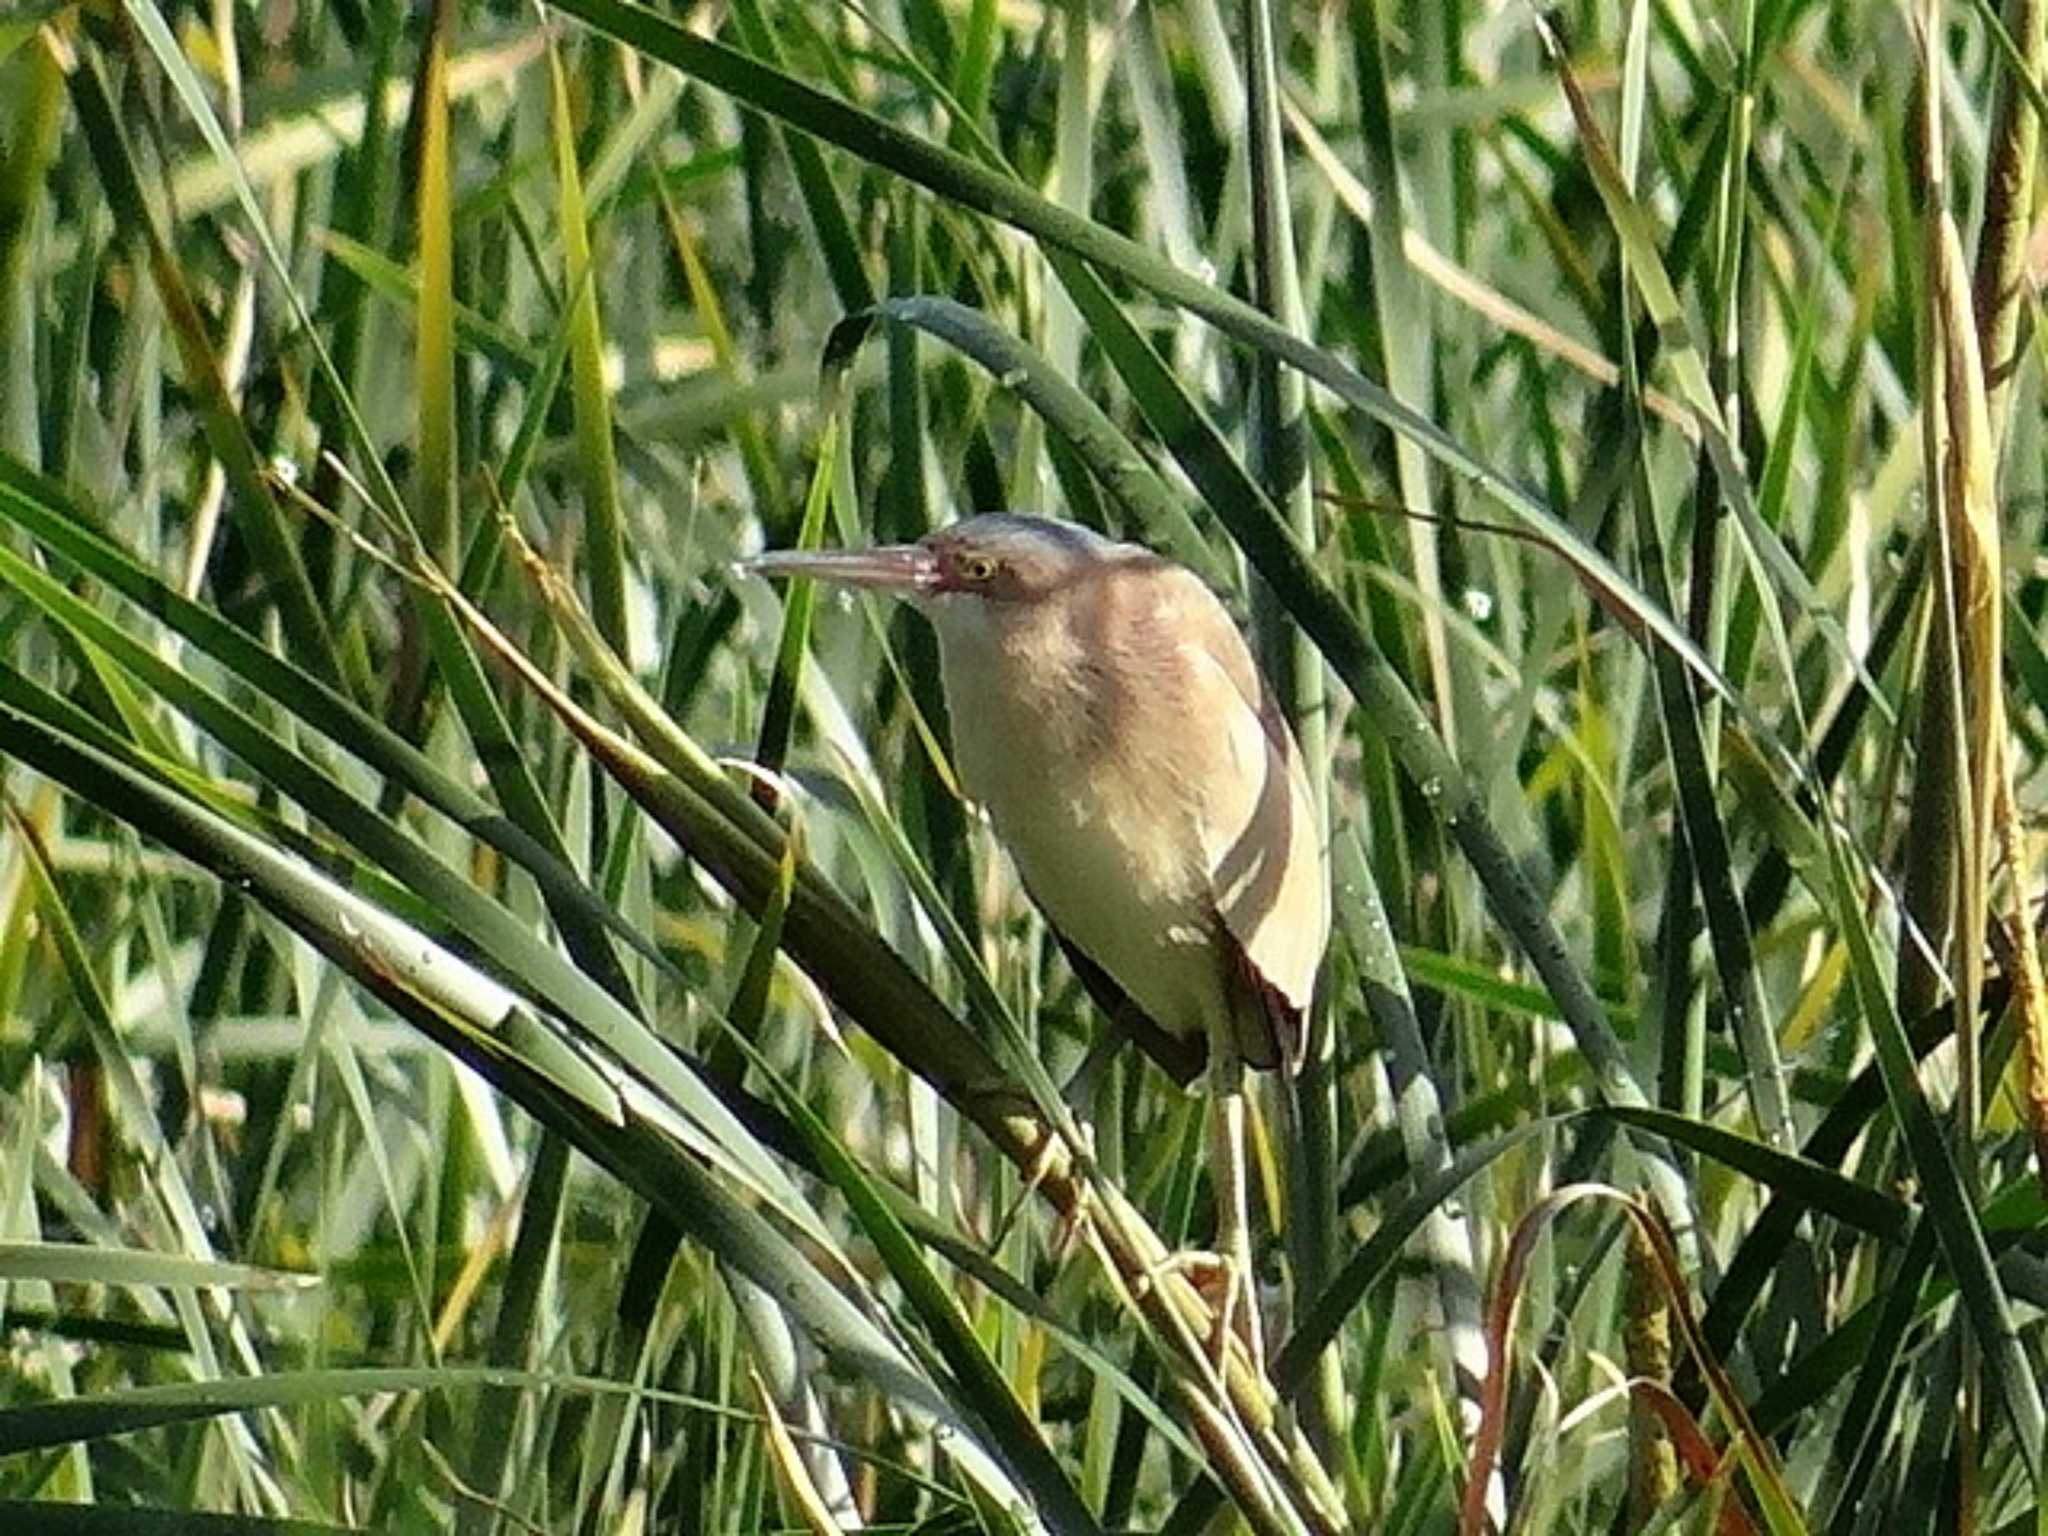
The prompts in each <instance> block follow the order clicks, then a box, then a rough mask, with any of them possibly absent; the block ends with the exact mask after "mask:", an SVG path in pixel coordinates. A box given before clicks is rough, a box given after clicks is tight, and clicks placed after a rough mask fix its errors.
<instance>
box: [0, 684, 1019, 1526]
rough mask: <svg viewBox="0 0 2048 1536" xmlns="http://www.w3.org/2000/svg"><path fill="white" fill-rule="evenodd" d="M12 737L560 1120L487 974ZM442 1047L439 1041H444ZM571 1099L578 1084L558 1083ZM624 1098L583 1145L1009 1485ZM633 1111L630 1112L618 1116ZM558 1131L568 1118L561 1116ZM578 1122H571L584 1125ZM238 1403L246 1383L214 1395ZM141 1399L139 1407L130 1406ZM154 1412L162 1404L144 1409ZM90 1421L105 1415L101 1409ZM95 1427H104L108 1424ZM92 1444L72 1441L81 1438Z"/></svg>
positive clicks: (141, 793)
mask: <svg viewBox="0 0 2048 1536" xmlns="http://www.w3.org/2000/svg"><path fill="white" fill-rule="evenodd" d="M0 726H4V727H5V728H6V731H7V736H6V740H7V743H8V748H9V751H10V753H11V755H13V756H15V757H17V758H19V759H20V760H22V761H24V762H27V763H30V764H31V765H33V766H34V767H36V768H37V769H39V770H40V771H42V772H43V773H45V774H47V775H48V776H50V777H51V778H52V779H54V780H55V781H56V782H58V783H61V784H63V785H65V786H66V787H68V788H70V789H72V790H73V791H74V792H75V793H78V794H80V795H81V796H83V797H84V798H87V799H89V800H91V801H92V802H93V803H94V804H96V805H99V806H101V807H102V808H104V809H106V810H108V811H109V812H110V813H111V814H115V815H119V816H121V817H122V818H123V819H125V820H130V821H131V822H132V823H133V824H134V825H136V826H137V827H138V828H139V829H140V830H143V831H146V832H148V833H150V834H151V835H152V836H155V837H158V838H160V839H161V840H163V841H164V842H166V843H168V844H169V845H170V846H171V847H173V848H175V849H177V850H178V851H179V852H181V853H184V854H186V855H187V856H188V857H191V858H193V859H195V860H196V861H197V862H199V863H200V864H202V865H203V866H204V867H207V868H209V869H212V870H214V871H215V872H216V873H219V874H221V875H223V876H224V877H226V878H229V879H231V880H234V881H235V882H237V884H238V885H240V886H241V887H242V888H244V889H246V890H248V891H249V892H250V893H251V894H252V895H255V896H258V897H259V898H260V899H261V900H262V901H263V902H264V904H265V905H266V906H268V907H269V908H270V909H271V910H272V911H273V912H274V913H276V915H277V916H278V917H279V918H281V919H282V920H283V921H284V922H286V923H287V924H288V925H289V926H290V927H292V928H293V930H294V931H295V932H297V933H298V934H299V935H300V936H301V937H302V938H304V939H306V940H307V941H308V942H309V943H311V944H313V945H314V947H315V948H317V949H319V950H320V951H321V952H322V953H323V954H325V955H327V957H328V958H329V959H330V960H333V961H334V962H336V963H337V964H338V965H340V966H341V968H342V969H343V970H345V971H347V972H348V973H349V974H351V975H353V976H354V977H355V978H356V979H357V980H358V981H359V982H362V983H363V984H364V985H365V986H367V987H369V988H370V990H371V991H372V992H373V993H375V994H376V995H377V996H379V997H381V998H383V999H384V1000H385V1001H386V1002H388V1003H390V1004H392V1005H393V1006H394V1007H396V1008H398V1009H400V1011H401V1012H402V1013H403V1014H404V1015H405V1016H406V1017H407V1018H408V1019H410V1020H412V1021H413V1022H415V1023H419V1024H421V1025H422V1027H428V1026H430V1025H434V1024H438V1025H439V1026H444V1027H445V1028H447V1029H452V1030H453V1031H454V1032H456V1033H458V1034H459V1035H460V1037H461V1038H462V1039H464V1040H465V1041H467V1042H468V1043H469V1044H470V1045H471V1046H472V1047H474V1048H475V1050H476V1051H477V1052H478V1053H479V1054H477V1056H476V1057H475V1059H474V1060H473V1061H472V1064H473V1065H481V1064H485V1063H495V1064H496V1065H497V1066H498V1067H500V1068H508V1069H510V1071H509V1072H507V1071H503V1070H501V1071H497V1072H494V1073H492V1074H490V1075H492V1076H493V1077H494V1080H497V1081H499V1082H500V1083H501V1086H507V1088H508V1091H513V1092H514V1093H515V1096H516V1097H519V1098H520V1100H521V1102H522V1103H525V1104H526V1105H527V1106H528V1107H529V1108H532V1109H534V1110H535V1111H536V1112H537V1113H538V1112H544V1111H545V1110H546V1109H547V1108H548V1106H547V1105H546V1104H545V1102H544V1101H537V1100H536V1098H535V1096H534V1094H533V1093H532V1091H531V1089H532V1087H533V1086H535V1085H536V1079H534V1078H531V1077H527V1076H524V1075H523V1074H525V1073H527V1072H530V1071H531V1064H530V1063H529V1062H526V1061H525V1060H523V1059H522V1058H521V1057H518V1056H514V1055H511V1054H508V1052H507V1050H506V1049H505V1045H504V1044H503V1043H501V1042H500V1040H499V1038H498V1037H499V1034H500V1032H501V1031H502V1029H503V1027H504V1026H505V1024H506V1023H507V1022H508V1021H509V1020H511V1019H512V1018H513V1017H514V1016H515V1015H516V1014H518V1013H519V1012H520V1011H521V1010H520V1009H519V1006H518V1003H517V1000H516V999H514V998H513V997H512V996H511V995H510V994H509V993H507V992H506V991H505V990H504V989H503V988H502V987H501V986H499V985H498V984H497V983H496V982H494V981H491V980H490V979H489V978H487V977H485V976H483V975H482V973H480V972H478V971H476V970H474V969H473V968H471V967H470V966H468V965H467V964H465V963H464V962H462V961H461V960H459V959H457V958H456V957H455V956H453V955H452V954H450V953H448V952H447V951H446V950H443V949H441V948H439V946H437V945H434V944H432V943H431V942H429V941H428V940H426V939H425V938H424V936H422V935H421V934H420V933H418V932H417V931H416V930H413V929H410V928H408V927H406V926H405V925H404V924H401V923H398V922H396V921H395V920H394V919H391V918H389V917H388V916H386V915H385V914H383V913H381V912H379V911H378V910H377V909H375V908H373V907H370V906H369V905H368V904H367V903H365V902H363V901H361V900H360V898H357V897H355V896H354V895H352V894H351V893H349V892H346V891H344V890H342V889H341V888H340V887H338V886H336V885H334V884H332V883H331V882H329V881H327V880H326V879H324V878H323V877H320V876H318V875H316V874H315V873H314V872H313V871H312V870H310V869H309V868H307V867H306V866H304V865H302V864H299V863H298V862H297V861H295V860H291V859H289V858H287V857H285V856H284V855H282V854H279V853H278V852H277V851H276V850H274V849H272V848H270V847H268V846H267V845H265V844H263V843H262V842H260V841H259V840H257V839H255V838H253V837H251V836H250V835H249V834H247V833H244V832H242V831H240V830H239V829H237V828H234V827H232V826H230V825H229V824H228V823H226V822H225V821H223V820H221V819H220V818H219V817H217V816H215V815H213V814H212V813H210V812H207V811H205V810H203V809H201V808H200V807H198V806H196V805H193V804H192V803H191V802H189V801H185V800H183V799H182V798H181V797H179V796H177V795H175V794H173V793H171V792H169V791H167V790H165V789H163V788H162V787H160V786H158V785H155V784H153V783H151V782H150V781H149V780H148V779H147V778H145V777H143V776H142V775H140V774H138V773H136V772H134V771H133V770H132V769H130V768H128V767H126V766H124V765H122V764H120V763H119V762H117V761H115V760H114V759H112V758H109V757H107V756H105V755H104V754H102V753H100V752H98V751H96V750H95V749H93V748H90V747H86V746H83V745H80V744H77V743H73V742H67V741H65V740H64V739H63V738H62V737H60V736H58V735H56V734H55V733H53V732H51V731H49V730H47V729H46V728H45V727H44V726H43V725H42V724H41V723H40V722H39V721H37V720H35V719H33V718H32V717H30V716H28V715H26V714H23V713H20V712H18V711H17V710H16V709H15V708H14V707H13V706H12V704H11V702H0ZM436 1032H437V1034H438V1033H440V1031H436ZM555 1086H557V1087H563V1088H567V1089H572V1090H573V1089H574V1087H575V1086H576V1085H574V1084H556V1085H555ZM620 1086H621V1088H622V1089H623V1090H626V1091H627V1092H626V1097H625V1098H613V1099H612V1100H610V1101H609V1102H607V1101H604V1100H598V1101H596V1102H595V1103H594V1104H593V1103H592V1101H589V1100H586V1099H583V1098H580V1097H576V1098H572V1099H571V1100H570V1102H571V1103H572V1104H577V1105H583V1106H585V1107H591V1108H596V1109H599V1110H600V1111H609V1114H608V1115H606V1117H605V1118H598V1117H595V1116H593V1117H591V1118H590V1119H588V1120H586V1121H584V1122H582V1123H581V1125H580V1127H579V1129H580V1131H581V1134H579V1135H577V1136H576V1137H575V1139H576V1140H577V1142H578V1145H579V1146H581V1147H582V1148H583V1150H584V1151H586V1152H588V1153H589V1154H590V1155H591V1156H593V1157H595V1158H597V1159H598V1160H599V1161H600V1162H602V1163H603V1164H604V1165H605V1166H607V1167H609V1168H612V1169H613V1170H614V1171H616V1172H618V1173H620V1174H621V1176H622V1177H624V1178H625V1179H626V1180H627V1182H628V1183H630V1184H632V1185H633V1186H634V1187H635V1188H638V1189H640V1190H642V1191H643V1192H644V1193H648V1194H649V1195H650V1197H651V1198H653V1199H654V1200H655V1201H656V1203H657V1204H659V1205H660V1206H661V1207H662V1208H663V1209H664V1210H665V1211H667V1212H669V1213H671V1214H672V1215H673V1216H675V1217H676V1218H677V1219H679V1220H680V1222H681V1224H682V1225H683V1226H684V1227H685V1228H686V1229H687V1230H690V1231H692V1232H694V1233H696V1234H697V1235H698V1236H699V1237H700V1238H701V1239H702V1240H703V1241H704V1242H706V1243H707V1244H708V1245H710V1246H711V1247H712V1248H713V1250H714V1251H715V1252H717V1253H718V1254H719V1255H720V1256H721V1257H723V1258H725V1259H726V1260H728V1261H729V1262H731V1263H732V1264H734V1266H735V1267H736V1268H738V1269H740V1270H741V1271H742V1272H743V1273H745V1274H746V1275H748V1276H749V1278H751V1279H753V1280H754V1281H755V1282H756V1283H757V1284H760V1285H763V1286H768V1287H772V1288H773V1291H774V1294H775V1296H776V1297H777V1299H778V1301H779V1302H780V1303H781V1304H782V1305H783V1306H784V1307H785V1308H788V1309H789V1310H791V1311H792V1313H793V1314H794V1315H796V1316H798V1317H799V1318H800V1319H801V1320H802V1321H803V1323H804V1325H805V1326H806V1327H807V1328H808V1329H810V1330H811V1331H812V1333H813V1334H814V1336H816V1337H817V1338H818V1339H819V1342H820V1343H821V1345H822V1346H823V1347H824V1348H825V1349H826V1351H827V1352H828V1354H830V1355H832V1356H834V1357H835V1358H837V1359H838V1360H839V1361H841V1362H842V1364H844V1365H845V1366H846V1368H848V1369H850V1370H856V1371H859V1372H861V1373H862V1374H863V1375H865V1376H867V1377H869V1378H870V1379H872V1380H874V1381H875V1382H876V1383H878V1384H879V1385H880V1386H881V1387H882V1388H883V1390H885V1391H886V1392H888V1393H889V1394H890V1395H891V1396H893V1397H895V1398H897V1399H898V1400H899V1401H900V1402H902V1403H903V1404H904V1405H905V1406H906V1407H909V1408H912V1409H914V1410H916V1411H918V1412H920V1413H923V1414H925V1415H928V1416H930V1417H932V1418H934V1419H936V1420H937V1421H938V1422H940V1423H941V1424H947V1425H952V1426H953V1427H954V1428H955V1429H956V1430H959V1431H961V1433H959V1434H957V1435H956V1437H955V1439H954V1441H953V1443H952V1450H953V1453H954V1455H955V1456H956V1458H958V1459H960V1460H961V1462H962V1464H963V1465H964V1466H968V1467H970V1469H971V1470H973V1471H974V1472H975V1474H976V1475H977V1476H978V1477H982V1478H985V1479H987V1480H988V1481H989V1482H990V1483H991V1485H992V1486H994V1487H997V1488H1001V1487H1006V1486H1007V1480H1006V1479H1005V1478H1004V1477H1003V1476H1002V1475H1001V1474H1000V1472H998V1471H997V1470H996V1464H995V1463H994V1462H993V1461H991V1460H990V1459H989V1458H988V1457H987V1455H986V1453H984V1452H983V1451H981V1450H980V1449H979V1447H978V1446H977V1445H976V1444H975V1443H974V1438H973V1434H972V1432H971V1431H969V1430H967V1427H966V1426H964V1425H962V1424H961V1423H960V1421H959V1420H958V1419H957V1417H956V1416H955V1414H954V1412H953V1409H952V1408H951V1406H950V1404H949V1403H948V1401H947V1399H946V1397H945V1395H944V1394H943V1393H942V1392H941V1391H939V1390H938V1389H937V1388H936V1387H934V1386H933V1385H932V1384H931V1382H930V1381H929V1379H928V1378H927V1377H926V1376H925V1375H924V1374H923V1373H922V1372H920V1371H919V1370H917V1369H916V1367H915V1366H914V1365H913V1364H912V1363H911V1362H910V1361H909V1360H908V1359H906V1358H905V1357H904V1356H903V1355H902V1353H901V1351H900V1350H898V1349H897V1347H896V1346H895V1345H894V1344H893V1343H891V1342H890V1341H889V1340H888V1339H887V1338H886V1337H885V1336H884V1335H883V1334H882V1333H881V1332H880V1331H879V1330H878V1329H877V1328H876V1327H875V1326H874V1324H872V1323H871V1322H869V1321H868V1319H867V1318H866V1317H865V1316H864V1315H863V1314H862V1313H861V1311H860V1310H859V1309H858V1308H856V1307H855V1306H854V1305H853V1304H852V1303H851V1302H850V1301H849V1300H848V1299H847V1298H846V1297H845V1296H843V1295H842V1294H841V1293H840V1292H839V1291H838V1290H837V1289H836V1288H834V1287H833V1286H832V1285H831V1284H830V1283H829V1282H828V1281H827V1280H826V1279H825V1278H824V1276H823V1275H822V1274H821V1273H820V1272H819V1271H818V1269H817V1268H816V1266H815V1265H814V1264H812V1263H811V1262H810V1261H809V1260H807V1259H806V1258H804V1257H803V1254H802V1252H801V1251H800V1250H799V1249H798V1248H797V1247H796V1246H795V1245H794V1244H793V1243H792V1242H791V1241H790V1240H789V1239H787V1238H785V1237H783V1236H781V1235H780V1234H779V1233H778V1232H776V1230H775V1229H774V1228H773V1227H772V1226H771V1225H770V1224H769V1223H768V1222H767V1220H766V1219H765V1218H764V1217H763V1216H761V1215H760V1214H759V1213H758V1212H756V1211H754V1210H753V1209H751V1208H750V1207H748V1206H746V1205H743V1204H742V1203H741V1202H739V1201H738V1200H736V1199H735V1198H734V1197H733V1195H732V1194H731V1193H730V1191H729V1190H728V1189H727V1188H726V1187H725V1186H724V1185H723V1184H722V1183H721V1182H719V1181H718V1180H717V1179H714V1178H712V1177H710V1176H708V1175H707V1174H706V1173H705V1172H704V1171H703V1170H702V1169H701V1168H700V1167H699V1165H698V1164H697V1163H696V1162H695V1161H694V1160H693V1158H692V1157H690V1156H689V1155H686V1154H684V1153H683V1152H682V1150H681V1148H680V1146H679V1145H678V1144H677V1143H676V1142H674V1141H673V1140H671V1139H670V1135H671V1132H669V1131H666V1130H664V1129H663V1128H662V1124H661V1123H657V1122H651V1121H649V1120H647V1119H645V1118H643V1117H644V1115H645V1113H646V1112H647V1111H649V1110H654V1111H660V1112H662V1122H663V1123H670V1122H673V1120H674V1117H673V1116H672V1115H669V1114H667V1113H666V1112H665V1106H663V1105H661V1104H660V1103H659V1102H658V1101H656V1100H654V1099H653V1098H652V1097H651V1096H650V1095H647V1094H646V1093H645V1091H644V1090H638V1089H637V1087H636V1085H633V1084H631V1083H630V1082H622V1083H621V1085H620ZM622 1105H630V1112H629V1113H626V1114H624V1115H620V1114H619V1108H620V1107H621V1106H622ZM548 1118H549V1119H550V1120H559V1118H560V1117H559V1116H558V1115H548ZM572 1123H573V1122H572ZM200 1385H201V1386H202V1387H204V1386H215V1387H220V1388H222V1389H224V1390H228V1391H234V1390H239V1389H240V1387H239V1384H235V1383H204V1384H200ZM180 1391H181V1392H182V1393H183V1395H182V1396H173V1397H171V1398H170V1399H168V1400H169V1401H173V1402H179V1403H182V1404H184V1405H185V1411H184V1412H183V1413H182V1414H181V1415H180V1416H182V1417H188V1418H189V1417H194V1416H207V1415H210V1414H211V1413H214V1412H218V1411H221V1409H220V1408H219V1407H218V1406H211V1407H209V1406H203V1405H206V1404H209V1403H213V1402H215V1400H214V1399H209V1398H207V1397H206V1396H205V1394H204V1393H203V1392H194V1391H193V1390H191V1389H186V1388H181V1389H180ZM131 1399H132V1395H131ZM145 1400H146V1401H148V1400H154V1399H145ZM76 1406H80V1405H79V1402H78V1400H72V1401H70V1402H65V1403H59V1404H49V1405H39V1407H37V1408H31V1409H20V1410H14V1411H12V1412H11V1413H7V1414H0V1454H6V1453H8V1452H10V1451H13V1450H19V1449H22V1448H24V1446H25V1444H29V1443H37V1444H40V1443H47V1442H46V1441H44V1440H41V1439H32V1438H31V1437H32V1436H35V1435H47V1434H49V1433H50V1430H49V1429H48V1425H49V1424H50V1423H51V1422H53V1421H54V1422H57V1423H60V1424H66V1425H75V1424H76V1423H77V1422H78V1421H77V1420H76V1419H75V1418H67V1417H66V1416H65V1411H66V1410H69V1409H72V1408H74V1407H76ZM86 1411H87V1412H88V1413H92V1412H95V1411H96V1410H93V1409H92V1408H90V1407H88V1408H87V1410H86ZM89 1422H94V1423H98V1422H100V1421H99V1420H96V1419H95V1420H91V1421H89ZM135 1427H141V1426H140V1425H139V1424H137V1423H133V1422H128V1423H126V1424H122V1423H121V1422H120V1421H118V1420H117V1421H115V1423H114V1425H113V1427H100V1428H97V1429H94V1430H92V1431H91V1432H93V1433H118V1432H122V1429H123V1428H135ZM80 1432H82V1431H74V1432H72V1433H67V1434H66V1435H65V1436H64V1438H65V1439H71V1438H77V1434H78V1433H80Z"/></svg>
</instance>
